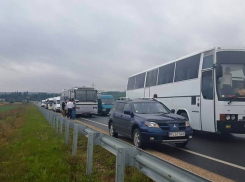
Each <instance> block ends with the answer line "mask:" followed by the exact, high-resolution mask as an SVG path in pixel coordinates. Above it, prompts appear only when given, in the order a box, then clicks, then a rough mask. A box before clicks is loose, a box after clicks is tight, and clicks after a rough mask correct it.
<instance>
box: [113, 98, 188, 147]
mask: <svg viewBox="0 0 245 182" xmlns="http://www.w3.org/2000/svg"><path fill="white" fill-rule="evenodd" d="M108 127H109V133H110V135H111V136H113V137H118V134H121V135H125V136H128V137H130V138H131V139H133V142H134V145H135V146H137V147H143V146H144V144H146V143H175V144H176V146H178V147H185V146H186V145H187V144H188V141H189V140H190V139H191V138H192V133H193V130H192V128H191V127H190V124H189V122H188V120H187V119H186V118H184V117H182V116H180V115H177V114H174V113H172V112H171V111H170V110H169V109H168V108H167V107H166V106H165V105H164V104H163V103H161V102H159V101H157V100H153V99H148V100H146V99H137V100H129V99H126V100H117V101H116V102H115V105H114V107H113V108H112V110H111V111H110V113H109V122H108Z"/></svg>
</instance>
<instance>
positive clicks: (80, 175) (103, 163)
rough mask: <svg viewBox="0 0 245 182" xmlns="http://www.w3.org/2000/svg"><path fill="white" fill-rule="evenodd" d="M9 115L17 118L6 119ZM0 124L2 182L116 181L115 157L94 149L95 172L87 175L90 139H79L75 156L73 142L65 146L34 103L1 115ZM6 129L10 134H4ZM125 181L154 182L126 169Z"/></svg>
mask: <svg viewBox="0 0 245 182" xmlns="http://www.w3.org/2000/svg"><path fill="white" fill-rule="evenodd" d="M1 107H3V106H1ZM1 107H0V108H1ZM3 115H4V116H3ZM10 115H11V116H14V117H13V118H12V119H8V120H7V117H9V116H10ZM1 118H2V119H1ZM10 120H11V121H12V123H13V120H14V121H15V122H14V124H13V125H11V124H10V123H11V121H10ZM0 123H1V125H0V181H1V182H2V181H100V182H101V181H114V180H115V162H116V159H115V156H114V155H113V154H111V153H109V152H108V151H106V150H105V149H103V148H102V147H100V146H95V147H94V163H93V171H94V173H93V174H92V175H86V174H85V173H86V155H87V154H86V149H87V138H86V137H84V136H79V140H78V154H77V156H76V157H72V156H71V140H70V141H69V142H70V143H69V145H68V146H65V145H64V138H63V137H61V136H59V135H57V134H56V133H55V131H54V130H53V129H52V128H51V127H50V126H49V124H48V122H47V121H46V120H45V119H44V117H43V116H42V114H41V113H40V112H39V111H38V110H37V108H36V107H35V106H33V105H31V104H27V105H19V106H18V107H17V108H15V109H11V110H9V111H5V112H2V113H0ZM3 128H5V129H3ZM6 128H8V131H9V132H8V133H5V134H3V133H4V132H3V131H6ZM71 138H72V137H70V139H71ZM125 181H137V182H141V181H145V182H148V181H151V180H150V179H149V178H147V177H146V176H145V175H143V174H142V173H140V172H139V171H137V170H136V169H134V168H130V167H127V168H126V173H125Z"/></svg>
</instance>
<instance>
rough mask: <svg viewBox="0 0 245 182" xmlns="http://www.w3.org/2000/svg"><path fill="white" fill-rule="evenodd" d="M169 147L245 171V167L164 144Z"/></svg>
mask: <svg viewBox="0 0 245 182" xmlns="http://www.w3.org/2000/svg"><path fill="white" fill-rule="evenodd" d="M166 145H168V146H170V147H173V148H176V149H179V150H183V151H185V152H188V153H191V154H194V155H197V156H200V157H203V158H206V159H210V160H213V161H216V162H219V163H222V164H226V165H228V166H232V167H235V168H238V169H242V170H245V167H243V166H239V165H236V164H232V163H230V162H226V161H223V160H220V159H216V158H213V157H210V156H207V155H203V154H200V153H197V152H193V151H191V150H187V149H183V148H178V147H175V146H172V145H170V144H166Z"/></svg>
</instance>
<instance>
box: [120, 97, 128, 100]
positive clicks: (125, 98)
mask: <svg viewBox="0 0 245 182" xmlns="http://www.w3.org/2000/svg"><path fill="white" fill-rule="evenodd" d="M117 100H131V99H130V98H128V97H120V98H119V99H117Z"/></svg>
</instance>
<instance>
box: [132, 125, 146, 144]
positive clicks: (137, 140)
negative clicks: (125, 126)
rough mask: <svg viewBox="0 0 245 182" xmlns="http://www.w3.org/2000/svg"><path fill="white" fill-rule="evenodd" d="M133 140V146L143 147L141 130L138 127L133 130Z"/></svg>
mask: <svg viewBox="0 0 245 182" xmlns="http://www.w3.org/2000/svg"><path fill="white" fill-rule="evenodd" d="M133 142H134V146H136V147H139V148H144V144H143V142H142V137H141V132H140V130H139V129H138V128H136V129H135V130H134V133H133Z"/></svg>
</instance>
